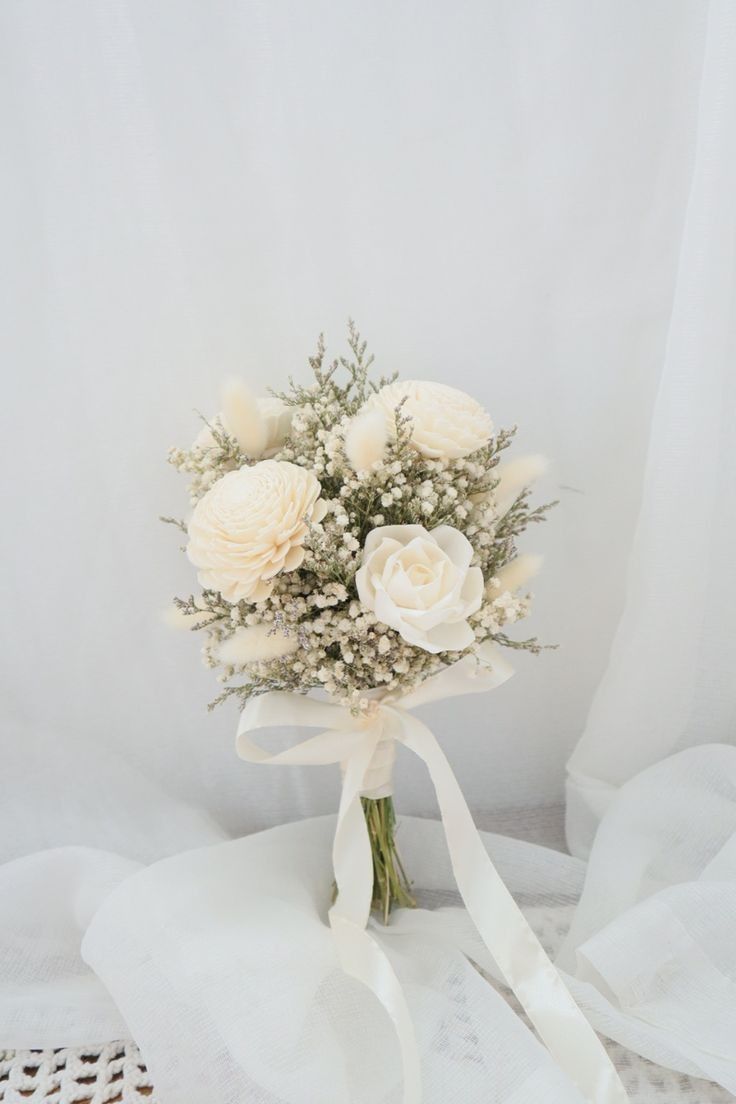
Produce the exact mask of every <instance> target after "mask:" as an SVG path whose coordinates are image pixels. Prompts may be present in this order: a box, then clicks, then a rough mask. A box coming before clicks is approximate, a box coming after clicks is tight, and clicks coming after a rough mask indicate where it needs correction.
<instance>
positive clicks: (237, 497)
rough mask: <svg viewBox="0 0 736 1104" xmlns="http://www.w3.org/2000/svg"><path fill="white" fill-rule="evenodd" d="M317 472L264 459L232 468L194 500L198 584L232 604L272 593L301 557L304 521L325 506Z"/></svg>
mask: <svg viewBox="0 0 736 1104" xmlns="http://www.w3.org/2000/svg"><path fill="white" fill-rule="evenodd" d="M320 490H321V487H320V484H319V482H318V480H317V479H316V477H315V476H314V475H313V474H312V472H310V471H307V470H306V469H305V468H300V467H297V465H296V464H290V463H288V462H287V461H285V460H261V461H259V462H258V463H257V464H254V465H253V466H252V467H245V468H240V469H239V470H238V471H232V472H228V473H227V474H225V475H223V476H222V478H221V479H218V480H217V482H216V483H215V484H214V485H213V486H212V487H211V488H210V490H209V491H208V492H207V494H206V495H205V496H204V497H203V498H201V499H200V500H199V502H198V503H197V505H196V507H195V509H194V513H193V515H192V519H191V521H190V522H189V544H188V546H187V554H188V556H189V559H190V560H191V561H192V563H193V564H194V565H195V566H196V567H197V568H199V570H198V572H197V577H198V579H199V582H200V584H201V585H202V586H203V587H205V588H209V589H212V590H218V591H220V593H221V594H222V596H223V598H225V599H226V601H228V602H239V601H240V600H241V599H243V598H245V599H247V600H248V601H251V602H260V601H262V600H263V599H264V598H267V597H268V596H269V594H270V593H271V591H272V590H273V586H274V582H273V580H274V577H275V576H276V575H278V574H279V572H280V571H294V570H295V569H296V568H297V567H299V565H300V564H301V562H302V560H303V559H304V548H303V547H302V546H303V542H304V538H305V536H306V534H307V521H312V522H318V521H321V520H322V518H323V517H324V515H325V511H326V508H327V507H326V505H325V503H324V501H323V500H322V499H321V498H320V497H319V495H320Z"/></svg>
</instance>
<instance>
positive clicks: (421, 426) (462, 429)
mask: <svg viewBox="0 0 736 1104" xmlns="http://www.w3.org/2000/svg"><path fill="white" fill-rule="evenodd" d="M402 400H403V406H402V407H401V411H402V414H405V415H407V416H408V417H409V418H411V425H410V426H409V431H410V434H411V443H412V445H413V446H414V448H415V449H416V450H417V452H419V453H421V455H422V456H426V457H428V458H430V459H434V460H457V459H459V458H460V457H462V456H469V455H470V454H471V452H477V450H478V449H479V448H482V447H483V445H487V444H488V442H489V441H490V439H491V435H492V433H493V423H492V422H491V418H490V415H489V414H488V413H487V412H486V411H485V410H484V409H483V407H482V406H481V405H480V403H477V402H476V401H475V399H473V398H471V396H470V395H466V394H465V392H464V391H458V390H457V388H455V387H448V386H447V385H446V384H444V383H432V382H430V381H428V380H397V381H396V382H395V383H389V384H387V385H386V386H385V387H382V388H381V389H380V391H377V392H376V394H375V395H372V396H371V398H370V399H369V400H368V402H367V403H366V404H365V406H364V407H363V409H364V410H380V411H381V412H382V414H383V415H384V417H385V419H386V424H387V426H388V429H389V432H390V433H391V435H392V436H395V435H396V408H397V407H398V405H399V403H401V402H402Z"/></svg>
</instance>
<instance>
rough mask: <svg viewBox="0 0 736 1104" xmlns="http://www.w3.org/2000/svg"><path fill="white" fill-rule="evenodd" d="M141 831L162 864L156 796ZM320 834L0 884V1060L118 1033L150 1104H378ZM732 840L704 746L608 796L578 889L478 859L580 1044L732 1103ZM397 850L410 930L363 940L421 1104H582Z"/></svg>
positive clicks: (383, 1072)
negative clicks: (406, 1036) (408, 1021)
mask: <svg viewBox="0 0 736 1104" xmlns="http://www.w3.org/2000/svg"><path fill="white" fill-rule="evenodd" d="M262 769H265V768H262ZM158 808H159V810H160V812H161V814H162V816H161V817H159V818H158V820H157V822H156V823H154V822H153V821H152V822H151V823H150V824H149V831H150V834H151V837H152V840H154V841H155V842H158V844H159V846H160V848H161V850H162V851H163V850H166V848H167V846H168V842H169V834H168V827H167V814H168V813H171V814H172V816H173V818H174V819H175V818H176V811H175V810H174V809H171V808H170V806H169V804H168V802H167V799H166V797H165V795H163V794H162V795H160V803H159V807H158ZM333 833H334V819H333V818H332V817H325V818H318V819H316V820H311V821H306V822H303V823H301V824H299V825H285V826H282V827H281V828H277V829H271V830H269V831H268V832H265V833H262V834H260V835H255V836H250V837H247V838H244V839H240V840H233V841H228V842H223V841H222V840H221V839H218V837H217V834H216V833H213V832H212V831H211V829H209V830H208V828H207V825H205V824H203V825H202V826H201V842H202V844H203V845H206V846H203V847H202V848H200V849H197V850H190V851H185V852H183V853H180V854H178V855H175V856H173V857H171V858H168V859H164V860H162V861H160V862H158V863H154V864H153V865H149V866H146V865H145V864H141V863H135V862H132V861H129V860H125V859H123V858H121V857H120V856H116V855H113V854H111V853H110V852H103V851H100V850H95V849H91V848H89V849H83V848H62V849H57V850H54V851H48V852H45V853H42V854H36V855H32V856H28V857H27V858H23V859H18V860H16V862H14V863H9V864H6V866H5V867H2V868H0V931H1V932H2V933H3V939H2V941H1V942H0V976H1V977H2V979H3V985H2V987H0V1047H2V1046H5V1045H13V1046H23V1045H27V1046H31V1045H34V1046H59V1045H75V1044H81V1043H90V1042H103V1041H105V1040H107V1039H113V1038H119V1037H120V1035H121V1034H123V1035H125V1034H126V1033H128V1032H129V1033H132V1035H133V1036H134V1037H135V1038H136V1039H137V1041H138V1042H139V1044H140V1046H141V1048H142V1050H143V1053H144V1055H145V1057H146V1059H147V1061H148V1063H149V1065H150V1068H151V1072H152V1074H153V1077H154V1081H155V1084H156V1086H157V1092H158V1093H159V1095H160V1099H161V1100H162V1101H164V1104H169V1102H171V1104H200V1101H201V1100H202V1099H203V1098H206V1099H207V1100H209V1101H212V1102H213V1104H220V1102H222V1104H225V1102H226V1101H232V1100H233V1099H237V1100H244V1101H248V1104H250V1102H251V1101H253V1102H255V1104H266V1102H274V1101H279V1102H280V1104H311V1102H312V1101H314V1102H315V1104H333V1102H334V1104H344V1102H345V1101H346V1100H347V1099H349V1100H351V1101H354V1102H355V1104H363V1102H365V1104H375V1102H376V1101H384V1102H386V1104H389V1102H391V1104H394V1102H396V1101H398V1100H399V1099H400V1088H401V1086H400V1066H399V1062H398V1053H397V1048H396V1044H395V1040H394V1038H393V1033H392V1030H391V1027H390V1024H389V1021H388V1018H387V1017H386V1016H385V1014H384V1013H383V1011H382V1009H381V1007H380V1005H379V1004H378V1002H377V1001H376V1000H375V998H374V997H373V996H372V994H370V993H369V992H368V990H366V989H363V987H362V986H360V985H358V984H357V983H356V982H354V981H352V980H351V979H350V978H348V977H347V976H346V975H345V974H343V973H342V972H341V971H340V969H339V967H338V964H337V959H336V954H335V948H334V944H333V942H332V939H331V936H330V931H329V928H328V926H327V924H326V915H327V909H328V907H329V901H330V884H331V881H332V863H331V855H330V850H331V841H332V836H333ZM735 833H736V749H734V748H732V747H728V746H725V745H709V746H704V747H698V748H691V749H689V750H688V751H685V752H681V753H680V754H679V755H677V756H675V757H673V758H671V759H669V760H667V761H665V762H663V763H660V764H657V765H656V766H654V767H651V768H649V769H648V770H647V771H645V772H643V774H641V775H640V776H639V777H638V778H636V779H634V780H632V781H631V782H629V783H627V784H626V785H625V786H624V787H623V788H622V790H621V792H620V794H619V795H618V796H617V798H616V799H615V800H614V802H613V803H612V805H611V807H610V809H609V810H608V812H607V813H606V816H605V818H604V820H603V823H602V825H601V830H600V832H599V834H598V836H597V838H596V842H595V846H594V848H593V851H592V854H591V858H590V864H589V866H588V868H587V871H586V866H585V864H584V863H583V861H582V860H579V859H575V858H571V857H570V856H569V855H563V854H560V853H557V852H554V851H551V850H548V849H546V848H543V847H538V846H535V845H533V844H529V843H521V842H518V841H514V840H508V839H503V838H502V837H500V836H491V835H487V834H485V835H484V837H483V839H484V843H485V845H486V847H487V848H488V850H489V853H490V854H491V856H492V858H493V860H494V862H495V864H496V866H497V867H498V869H499V872H500V873H501V875H502V877H503V878H504V879H505V881H506V883H507V884H508V885H509V887H510V888H511V890H512V892H513V893H514V895H515V896H516V899H517V901H519V903H520V904H522V906H523V907H524V909H525V912H526V914H527V917H528V919H529V920H530V922H531V923H532V925H533V926H534V927H535V928H536V930H537V931H538V932H539V934H540V935H541V937H542V939H543V940H544V941H545V943H546V944H547V946H548V949H549V950H551V951H552V952H553V953H554V952H555V951H556V950H558V949H559V950H560V957H559V963H560V965H561V967H562V968H563V970H564V975H563V976H564V977H565V980H566V982H567V984H568V986H569V988H570V989H571V991H572V993H573V994H574V996H575V997H576V999H577V1000H578V1002H579V1003H580V1005H581V1007H582V1008H583V1010H584V1011H585V1013H586V1014H587V1016H588V1017H589V1019H590V1020H591V1022H592V1023H593V1025H594V1026H595V1027H596V1028H598V1030H599V1031H602V1032H603V1033H605V1034H606V1035H607V1036H608V1037H610V1038H612V1039H615V1040H618V1041H620V1042H621V1043H623V1044H624V1045H625V1046H626V1047H628V1048H631V1049H632V1050H633V1051H635V1052H636V1053H638V1054H642V1055H645V1056H646V1057H648V1058H650V1059H651V1060H653V1061H655V1062H657V1063H659V1064H661V1065H664V1066H667V1067H670V1068H673V1069H676V1070H680V1071H682V1072H683V1073H684V1074H688V1075H690V1076H691V1077H694V1078H706V1079H709V1080H713V1081H716V1082H718V1083H719V1084H721V1085H722V1086H724V1087H725V1089H726V1090H728V1091H729V1092H731V1093H736V1049H735V1048H734V1040H735V1039H736V1019H735V1018H734V1017H735V1015H736V999H734V985H736V948H735V945H734V941H733V924H734V917H735V916H736V865H735V864H734V847H733V841H734V838H736V835H735ZM157 836H158V839H156V837H157ZM401 843H402V848H403V852H404V857H405V860H406V862H407V864H408V865H409V867H410V869H411V870H412V871H413V874H414V875H415V878H416V883H417V887H418V891H419V894H420V898H421V904H422V905H424V906H426V909H425V908H422V909H420V910H419V911H417V912H404V913H401V914H399V915H398V916H397V917H396V918H395V920H394V922H393V924H392V925H391V926H389V928H387V929H383V928H382V926H381V925H380V924H377V925H372V929H371V930H372V934H373V935H374V937H375V938H376V939H378V940H379V942H380V944H381V945H382V947H383V948H384V950H385V951H386V953H387V954H388V956H389V958H390V961H391V963H392V965H393V967H394V969H395V971H396V973H397V975H398V976H399V978H400V980H401V983H402V985H403V987H404V991H405V993H406V996H407V999H408V1003H409V1007H410V1010H411V1013H412V1017H413V1020H414V1024H415V1028H416V1031H417V1037H418V1041H419V1045H420V1051H421V1059H422V1075H423V1084H424V1100H425V1102H426V1104H445V1101H447V1100H453V1099H457V1100H462V1101H464V1102H467V1104H476V1102H477V1104H481V1102H482V1104H486V1102H487V1101H488V1100H489V1092H490V1091H491V1090H493V1095H492V1096H491V1097H490V1099H493V1100H494V1101H496V1102H498V1104H512V1102H513V1104H521V1102H524V1104H527V1102H528V1104H537V1102H538V1101H539V1100H545V1101H547V1100H549V1101H554V1102H559V1104H580V1099H581V1098H580V1097H579V1095H578V1094H577V1093H576V1090H575V1089H574V1088H573V1087H572V1085H571V1083H570V1082H569V1081H568V1080H567V1079H566V1078H565V1077H564V1075H563V1074H562V1073H561V1071H560V1070H559V1069H557V1068H556V1067H555V1065H554V1064H553V1063H552V1061H551V1059H550V1058H549V1056H548V1055H547V1054H546V1052H545V1051H544V1049H543V1048H542V1047H541V1045H540V1044H539V1043H538V1042H537V1041H536V1039H535V1037H533V1036H532V1035H531V1034H530V1032H529V1031H528V1030H527V1028H526V1027H525V1026H524V1024H523V1022H522V1021H521V1019H519V1018H518V1017H516V1016H515V1015H514V1014H513V1013H512V1012H511V1010H510V1009H509V1007H508V1005H507V1004H506V1003H505V1001H504V1000H503V999H502V998H501V996H500V995H499V993H498V992H497V990H496V989H495V988H494V987H492V986H490V985H488V984H487V983H486V982H484V981H483V980H482V979H481V978H480V977H479V976H478V974H477V973H476V972H475V970H474V969H473V968H472V966H471V965H470V964H469V961H468V960H470V961H474V962H476V963H478V964H479V965H480V966H481V967H482V968H484V969H485V970H487V971H488V972H489V973H490V975H491V976H493V975H495V973H496V968H495V965H494V963H493V962H492V961H491V960H490V959H489V957H488V955H487V952H486V951H485V948H484V946H483V944H482V942H481V940H480V939H479V937H478V935H477V933H476V931H475V929H474V928H473V925H472V924H471V922H470V921H469V919H468V917H467V914H466V913H465V912H464V910H463V909H461V908H458V907H457V906H458V897H457V893H456V891H455V889H454V885H453V878H452V873H451V870H450V863H449V859H448V856H447V852H446V850H445V847H444V844H443V840H442V829H441V827H440V825H439V824H437V823H435V822H431V821H423V820H419V819H416V818H411V817H409V818H405V819H404V820H403V822H402V825H401ZM31 892H33V899H32V900H31V899H30V894H31ZM581 892H582V896H581ZM578 902H579V903H578ZM30 906H32V907H33V909H34V915H35V917H36V920H35V923H34V924H33V925H32V926H29V914H30ZM571 921H572V923H571ZM565 933H567V935H566V938H565V939H564V945H563V946H562V947H560V943H561V940H562V939H563V937H564V936H565ZM286 1008H288V1015H287V1014H285V1009H286ZM72 1013H73V1014H72ZM655 1080H656V1077H655ZM694 1093H695V1099H697V1100H698V1101H699V1102H700V1104H707V1102H708V1101H710V1100H713V1101H719V1102H720V1101H721V1100H722V1099H723V1097H722V1095H721V1092H720V1090H719V1089H718V1088H716V1087H713V1088H709V1087H708V1085H707V1084H705V1083H703V1084H702V1085H701V1084H698V1087H697V1088H696V1089H695V1090H694ZM453 1094H454V1095H453ZM634 1099H642V1100H644V1101H648V1100H651V1098H648V1097H646V1096H644V1097H641V1098H634ZM683 1099H687V1096H685V1097H683Z"/></svg>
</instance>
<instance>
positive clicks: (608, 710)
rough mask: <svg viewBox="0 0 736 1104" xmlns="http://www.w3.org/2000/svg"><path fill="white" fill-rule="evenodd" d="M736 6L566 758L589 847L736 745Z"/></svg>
mask: <svg viewBox="0 0 736 1104" xmlns="http://www.w3.org/2000/svg"><path fill="white" fill-rule="evenodd" d="M734 363H736V8H734V5H733V4H728V3H717V4H712V5H710V11H709V18H708V30H707V40H706V46H705V58H704V63H703V75H702V81H701V90H700V99H699V105H698V126H697V146H696V151H695V160H694V166H693V173H692V180H691V184H690V193H689V196H688V201H687V207H686V214H685V223H684V229H683V235H682V244H681V248H680V258H679V263H678V270H677V283H676V287H675V296H674V302H673V308H672V316H671V319H670V323H669V332H668V335H667V347H666V352H665V358H664V366H663V370H662V375H661V379H660V381H659V386H658V393H657V399H656V403H655V408H654V414H653V418H652V426H651V432H650V440H649V451H648V455H647V463H646V475H645V481H644V492H643V498H642V505H641V512H640V515H639V521H638V524H637V528H636V535H635V539H634V543H633V550H632V554H631V560H630V567H629V574H628V582H627V589H626V605H625V609H624V614H623V617H622V619H621V623H620V625H619V627H618V630H617V633H616V638H615V642H614V645H613V650H612V653H611V658H610V661H609V664H608V666H607V668H606V671H605V674H604V676H603V679H602V681H601V684H600V686H599V687H598V690H597V692H596V695H595V699H594V701H593V706H592V709H591V712H590V716H589V718H588V724H587V727H586V730H585V734H584V736H583V738H582V740H581V742H580V744H579V745H578V747H577V748H576V749H575V752H574V754H573V756H572V759H571V761H570V764H569V770H570V779H569V783H568V838H569V841H570V845H571V847H572V848H573V850H574V851H575V852H576V853H581V854H583V853H585V852H586V851H587V849H588V848H589V846H590V843H591V841H592V838H593V834H594V832H595V827H596V824H597V821H598V819H599V818H600V815H601V812H602V810H603V809H604V808H605V807H606V805H607V803H608V802H609V801H610V799H611V795H612V793H613V792H615V788H616V787H617V786H620V785H621V783H622V782H624V781H626V779H627V778H631V777H632V776H633V775H635V774H636V773H637V772H638V771H640V770H642V769H643V768H644V767H646V766H648V765H650V764H651V763H656V762H657V761H658V760H659V759H662V758H664V757H665V756H667V755H669V754H670V753H671V752H673V751H676V750H677V749H678V748H683V747H687V746H689V745H690V744H697V743H708V742H709V741H712V740H718V741H725V740H727V741H729V742H734V740H736V679H734V677H733V666H734V645H733V637H732V633H731V625H732V624H733V623H734V620H735V619H736V573H734V571H733V565H732V552H731V549H732V547H733V542H734V537H735V536H736V495H735V494H734V486H736V419H734V411H735V410H736V373H735V372H734Z"/></svg>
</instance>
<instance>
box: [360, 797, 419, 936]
mask: <svg viewBox="0 0 736 1104" xmlns="http://www.w3.org/2000/svg"><path fill="white" fill-rule="evenodd" d="M362 802H363V813H364V814H365V820H366V824H367V826H368V835H369V837H370V841H371V854H372V855H373V900H372V902H371V905H372V908H373V909H374V910H375V911H376V912H377V913H378V914H379V915H380V916H381V919H382V920H383V922H384V924H388V921H389V916H390V914H391V910H392V909H393V908H416V901H415V900H414V898H413V897H412V895H411V884H410V882H409V879H408V878H407V876H406V871H405V870H404V867H403V864H402V862H401V857H400V855H399V852H398V849H397V847H396V813H395V811H394V800H393V798H392V797H379V798H370V797H364V798H362Z"/></svg>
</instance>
